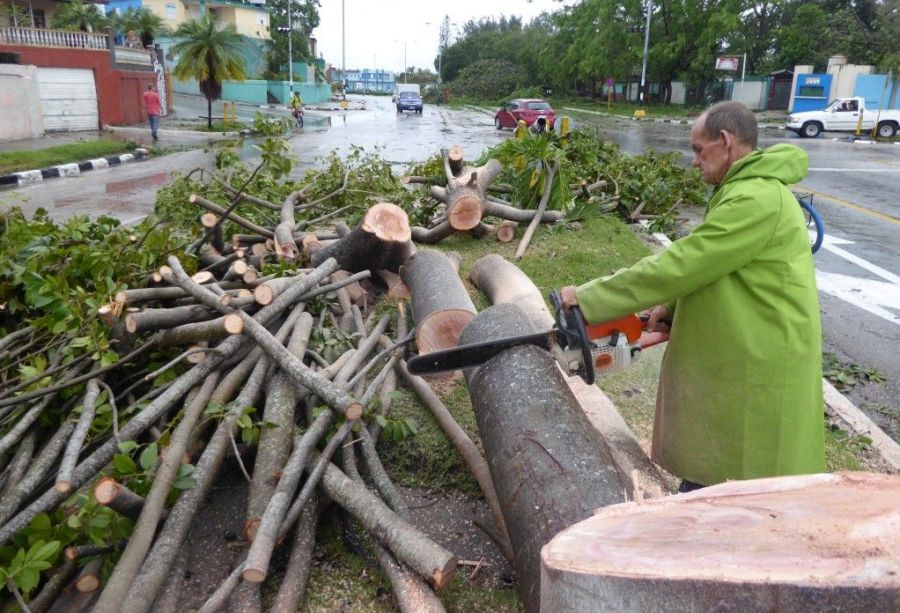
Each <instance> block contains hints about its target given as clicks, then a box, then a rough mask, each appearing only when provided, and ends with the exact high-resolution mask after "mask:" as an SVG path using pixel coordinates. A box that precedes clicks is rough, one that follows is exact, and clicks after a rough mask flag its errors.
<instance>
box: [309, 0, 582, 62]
mask: <svg viewBox="0 0 900 613" xmlns="http://www.w3.org/2000/svg"><path fill="white" fill-rule="evenodd" d="M342 1H343V3H344V10H345V16H346V17H345V19H346V21H345V25H346V45H347V68H348V69H351V68H380V69H384V70H390V71H392V72H401V71H402V70H403V53H404V45H405V47H406V65H407V66H416V67H417V68H430V69H432V70H434V66H433V62H434V58H435V57H436V56H437V50H438V39H439V34H440V28H441V21H442V20H443V18H444V15H449V17H450V37H451V41H452V40H453V38H455V36H456V35H457V32H458V31H459V29H461V28H462V26H463V24H465V23H466V22H467V21H469V20H470V19H475V20H477V19H480V18H481V17H488V16H493V17H500V16H501V15H506V16H511V15H518V16H520V17H522V18H523V20H524V22H525V23H527V22H528V21H530V20H531V19H532V18H534V17H536V16H537V15H539V14H540V13H542V12H543V11H551V12H552V11H554V10H557V9H559V8H560V7H561V4H562V3H560V2H559V0H530V1H529V0H451V1H450V2H435V0H320V3H321V6H320V7H319V18H320V24H319V27H318V28H316V29H315V31H314V32H313V36H314V37H315V38H316V39H317V40H318V54H319V56H321V57H324V58H325V61H326V62H327V63H330V64H333V65H334V66H337V67H340V66H341V3H342ZM574 1H575V0H565V2H564V4H573V3H574ZM454 24H455V25H454Z"/></svg>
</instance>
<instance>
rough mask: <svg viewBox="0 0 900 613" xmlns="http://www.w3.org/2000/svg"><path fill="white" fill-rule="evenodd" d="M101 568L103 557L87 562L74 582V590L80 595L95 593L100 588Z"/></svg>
mask: <svg viewBox="0 0 900 613" xmlns="http://www.w3.org/2000/svg"><path fill="white" fill-rule="evenodd" d="M101 568H103V556H97V557H96V558H94V559H93V560H91V561H90V562H88V563H87V564H86V565H85V566H84V568H82V569H81V572H80V573H78V579H76V580H75V589H76V590H78V591H79V592H81V593H82V594H87V593H90V592H96V591H97V589H98V588H99V587H100V569H101Z"/></svg>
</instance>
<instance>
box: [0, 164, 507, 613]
mask: <svg viewBox="0 0 900 613" xmlns="http://www.w3.org/2000/svg"><path fill="white" fill-rule="evenodd" d="M219 179H220V178H219V177H217V178H216V179H211V181H217V180H219ZM346 180H347V179H346V175H345V184H346ZM341 189H345V188H343V187H342V188H341ZM335 191H336V194H340V193H342V191H339V190H335ZM308 198H309V196H308V195H307V194H306V193H304V191H303V189H300V190H295V191H292V192H291V193H289V194H288V196H287V197H286V198H285V200H284V202H283V203H281V205H280V207H278V210H277V213H278V221H277V223H275V224H274V225H268V226H263V225H259V224H257V223H255V222H252V221H250V220H248V219H246V218H245V217H244V216H242V215H238V214H236V213H235V212H234V209H235V206H234V205H235V204H236V203H237V202H238V201H245V202H246V203H249V204H250V205H251V206H253V207H256V208H259V209H264V210H271V211H276V208H274V207H272V206H269V205H268V204H267V203H266V201H265V200H264V199H262V198H259V197H257V196H255V195H250V194H246V193H244V190H241V189H238V190H236V193H235V195H234V196H233V197H232V199H231V200H230V201H226V202H222V203H221V204H216V203H214V202H212V201H210V200H209V199H207V198H205V197H202V196H199V195H197V194H192V195H191V196H190V197H188V198H187V199H186V202H184V203H183V204H182V206H183V208H185V209H193V210H194V211H195V215H196V214H199V213H200V210H198V209H197V208H195V207H200V209H202V210H206V213H203V214H202V215H200V218H201V222H202V223H201V224H197V226H196V227H192V228H180V229H177V231H176V229H173V226H171V225H166V224H162V223H161V222H158V221H155V220H151V221H148V222H146V224H145V225H144V226H141V227H140V228H139V230H140V231H141V232H143V234H138V233H134V234H132V233H129V232H127V231H126V230H124V229H123V228H120V227H118V225H117V223H116V222H114V221H113V220H101V221H100V222H97V223H91V222H88V221H87V220H78V221H72V222H69V223H68V224H66V225H65V226H63V228H62V229H61V228H59V227H57V226H55V225H54V224H52V223H51V222H50V221H49V220H47V219H46V218H44V217H39V218H38V219H37V220H36V222H34V227H31V226H30V225H29V222H27V221H26V220H24V218H23V217H22V216H21V213H19V212H13V213H10V214H8V216H7V217H8V219H7V224H6V225H5V228H6V232H7V238H9V239H10V241H9V245H10V248H11V249H13V248H14V249H15V251H16V253H17V255H16V254H13V253H11V254H10V256H11V257H10V258H9V259H8V260H7V261H8V262H9V266H8V268H7V269H5V270H4V275H5V277H4V278H5V281H4V283H5V285H4V286H3V290H4V291H5V293H4V296H3V298H4V304H5V306H6V311H5V317H6V319H5V320H4V327H5V332H4V333H3V335H2V336H0V351H3V354H2V356H0V360H2V363H0V365H2V367H3V376H4V387H3V389H2V391H0V419H2V420H3V421H2V427H0V469H2V472H0V488H2V496H0V573H2V575H3V579H4V581H5V589H6V590H8V591H9V592H10V593H12V594H13V595H14V596H15V597H16V598H17V599H18V600H19V601H20V603H21V605H22V607H23V608H24V607H25V606H28V607H29V608H30V609H31V610H33V611H34V610H46V609H47V608H48V607H49V606H51V605H52V604H53V603H54V602H56V601H59V600H61V601H62V602H63V603H64V604H66V605H67V606H71V607H76V608H82V607H88V606H91V607H94V610H96V611H118V610H128V611H138V610H140V611H146V610H149V609H150V608H152V607H154V606H157V607H163V608H164V605H162V604H161V603H162V602H163V601H162V600H159V599H162V598H165V599H166V600H165V602H173V601H172V600H171V599H172V598H175V599H176V600H175V601H177V588H176V587H173V586H176V585H177V584H178V583H179V581H178V579H179V576H181V575H183V573H184V564H185V563H186V561H185V557H184V556H180V557H179V555H178V554H179V551H180V550H182V549H183V546H184V542H185V539H186V537H187V535H188V532H189V530H190V528H191V525H192V522H193V520H194V518H195V517H196V515H197V511H198V510H199V509H200V507H201V505H202V504H203V502H204V500H205V498H206V496H207V494H208V492H209V491H210V489H211V488H212V487H214V486H215V485H216V483H218V482H219V480H220V479H221V467H222V464H223V461H224V459H225V457H226V456H227V455H229V454H231V455H233V456H234V457H235V459H236V460H237V462H238V464H239V466H240V467H241V469H242V470H243V472H244V474H245V476H246V478H247V480H248V481H249V501H248V506H247V514H246V524H245V536H246V538H247V540H248V541H249V542H250V545H249V547H248V549H247V551H246V555H245V556H244V558H243V559H242V561H241V562H240V563H239V564H238V565H237V566H235V568H234V571H233V572H232V574H231V575H230V576H229V577H228V579H227V580H226V582H225V583H223V584H222V586H220V588H219V589H218V590H216V591H215V592H214V593H212V594H211V595H210V596H209V600H208V602H207V604H206V605H205V607H204V610H216V609H218V608H220V607H221V606H224V605H225V604H226V603H227V602H228V600H229V599H231V601H232V604H233V606H237V607H239V608H241V609H242V610H254V609H257V608H259V602H260V600H259V594H260V589H259V588H260V584H261V583H262V582H263V581H265V580H266V578H267V577H268V576H269V574H270V573H269V564H270V560H271V557H272V555H273V552H274V551H275V550H276V548H277V547H284V548H285V549H289V550H290V551H291V561H290V563H289V566H288V570H287V572H288V577H286V578H284V579H283V580H282V583H281V584H280V586H279V594H278V597H277V603H278V604H277V605H276V608H278V609H279V610H295V609H296V606H297V602H298V601H299V599H300V598H301V597H302V595H303V590H304V587H305V584H306V579H307V577H308V574H309V569H310V565H311V562H310V560H311V555H312V545H313V543H314V542H315V539H314V536H313V535H314V532H315V530H314V528H315V524H316V519H317V517H318V511H319V510H321V509H322V508H324V507H325V506H326V505H327V504H328V502H329V501H333V502H335V503H337V504H338V505H340V506H341V507H342V508H344V509H345V510H346V511H347V512H349V513H350V514H351V515H353V516H354V517H356V518H357V519H358V522H359V526H360V528H359V529H360V530H363V531H364V532H365V534H367V535H368V536H364V537H363V538H364V540H365V541H366V542H368V543H369V545H370V549H371V551H372V552H373V555H374V558H375V559H376V560H377V561H378V564H379V566H380V567H381V568H382V570H383V571H384V573H385V575H386V576H387V577H388V578H389V579H390V580H391V582H392V583H393V585H394V593H395V597H396V598H397V599H398V601H399V604H400V606H401V608H402V609H404V610H441V605H440V602H439V600H438V599H437V598H436V597H435V595H434V593H433V592H432V591H431V588H432V587H433V588H440V587H443V586H444V585H446V583H447V582H448V581H449V580H450V579H451V577H452V576H453V573H454V569H455V565H456V557H455V556H454V555H453V554H452V553H451V552H450V551H448V550H447V549H445V548H444V547H442V546H440V545H438V544H437V543H435V542H434V541H432V540H431V538H429V537H428V536H427V535H425V534H424V533H423V532H421V531H420V530H418V529H416V528H414V527H413V524H412V523H411V522H410V515H409V510H408V509H406V507H405V506H404V504H403V502H402V500H401V499H400V497H399V496H398V495H397V492H396V490H395V489H394V488H393V486H392V485H391V483H390V480H389V479H388V478H387V475H386V473H385V471H384V469H383V467H382V466H381V462H380V460H379V459H378V456H377V453H376V451H375V441H376V440H377V438H378V433H379V432H380V430H381V426H382V425H383V424H385V423H389V422H386V421H385V420H386V419H387V417H386V415H385V414H384V413H385V412H386V411H387V410H388V409H389V407H390V402H389V399H390V393H391V391H392V389H393V385H395V383H394V381H395V380H396V379H395V378H394V374H393V373H394V369H395V366H396V365H397V363H398V355H397V351H398V347H399V345H402V344H405V342H406V341H408V340H409V339H407V338H406V333H405V325H406V324H405V319H404V318H403V317H402V315H401V316H399V317H398V321H399V323H398V326H397V336H398V337H400V339H399V340H402V341H404V342H402V343H400V344H399V345H397V344H394V343H393V342H392V341H391V340H390V338H389V336H388V334H389V330H388V324H389V322H390V321H391V320H392V319H393V317H392V316H391V315H390V314H387V315H383V316H381V317H378V316H376V315H374V314H373V313H372V311H371V308H372V306H373V305H374V304H375V303H376V300H377V296H376V295H375V294H374V292H373V291H372V290H373V287H372V286H371V284H370V283H369V281H368V280H369V278H370V277H371V272H370V271H371V270H372V269H379V272H381V274H384V275H385V276H387V275H389V272H385V271H380V269H381V268H385V269H388V271H389V270H391V269H393V270H397V269H398V268H399V266H400V265H401V264H403V263H404V262H405V261H406V260H407V259H408V258H409V256H410V254H411V253H412V251H413V250H412V245H411V243H410V240H409V238H410V231H409V226H408V222H407V218H406V215H405V213H404V212H403V210H402V209H400V208H399V207H397V206H396V205H393V204H390V203H378V204H375V205H374V206H371V207H369V208H368V210H367V211H366V213H365V214H364V215H363V216H362V220H361V222H360V223H359V224H358V227H356V228H355V229H352V230H351V229H350V228H349V227H347V226H346V225H345V224H343V223H342V222H337V223H333V221H332V220H320V221H321V223H326V222H328V223H329V224H330V226H329V229H328V230H325V229H322V228H320V229H318V230H317V229H316V228H315V227H313V226H312V225H310V224H307V226H306V228H305V229H304V230H303V231H302V232H298V231H297V226H298V225H299V224H298V223H297V220H296V218H295V217H294V215H295V213H297V212H298V210H301V211H302V210H303V209H302V207H303V206H304V204H305V203H302V202H303V201H305V200H308ZM323 201H324V200H323ZM192 205H195V206H192ZM229 209H231V210H229ZM336 210H339V209H336ZM226 219H227V220H228V221H229V223H231V224H234V225H235V226H237V227H240V228H241V229H242V230H243V231H244V232H243V233H239V234H235V235H231V236H227V237H226V235H225V233H224V230H223V225H224V224H223V223H221V222H222V221H224V220H226ZM273 221H275V220H273ZM331 236H333V237H334V238H328V237H331ZM13 239H14V240H13ZM307 239H309V240H307ZM326 240H332V241H333V242H332V243H330V244H324V245H323V243H324V242H325V241H326ZM179 241H184V242H181V243H180V244H179ZM150 245H152V246H153V249H154V252H153V253H154V254H155V255H150V254H149V253H148V252H147V247H148V246H150ZM291 245H293V246H294V247H295V249H292V248H291ZM314 245H315V246H316V248H314V249H309V250H308V251H307V252H306V253H304V248H309V247H312V246H314ZM130 246H134V250H135V254H134V256H133V257H132V256H131V255H130V253H129V247H130ZM82 249H93V250H94V251H91V252H90V253H91V255H90V257H87V256H86V255H84V254H83V253H82V251H81V250H82ZM55 250H56V251H55ZM167 252H169V253H172V252H176V253H178V254H179V255H178V256H174V255H172V256H168V257H167V258H166V264H164V265H158V264H159V260H160V259H161V258H162V257H164V255H165V254H166V253H167ZM194 253H195V254H196V256H193V255H191V254H194ZM13 256H15V257H13ZM44 257H48V258H51V257H52V259H51V260H45V259H42V258H44ZM307 257H308V258H309V259H310V260H312V261H313V262H314V264H313V267H311V268H306V269H301V268H299V266H300V265H301V262H302V261H305V260H304V258H307ZM51 261H53V262H55V264H54V265H55V266H56V268H55V269H54V268H53V267H52V266H51V263H50V262H51ZM341 263H344V264H345V266H344V270H341ZM149 264H152V265H153V266H152V268H151V267H150V266H148V265H149ZM84 267H87V269H88V270H87V271H85V270H82V268H84ZM148 268H151V270H148ZM347 269H350V270H347ZM52 271H56V272H57V273H58V275H57V277H54V278H58V279H60V283H62V282H63V281H65V285H60V286H59V287H57V286H54V285H53V284H52V283H50V282H49V281H48V279H50V277H49V274H48V273H49V272H52ZM63 272H65V274H63ZM42 273H43V274H42ZM84 275H94V276H93V277H91V278H90V279H89V281H90V283H88V282H87V281H86V278H84ZM118 279H127V283H125V282H122V281H119V280H118ZM39 280H40V281H42V282H43V283H44V285H38V281H39ZM76 283H80V284H81V285H76ZM439 283H440V279H438V278H429V277H428V276H427V275H426V276H425V277H424V278H423V279H421V280H419V281H416V282H415V283H414V287H411V288H410V291H411V292H413V293H414V294H422V295H435V294H438V293H441V291H442V290H441V288H440V287H437V285H438V284H439ZM367 284H368V285H367ZM126 286H131V288H128V287H126ZM135 286H137V287H135ZM364 287H367V289H368V290H369V291H366V289H364ZM457 291H461V292H462V293H465V290H464V288H463V287H462V285H461V284H458V288H457ZM79 296H83V297H84V299H83V301H80V300H78V297H79ZM73 297H74V298H73ZM110 297H111V298H112V300H110V301H108V300H109V298H110ZM67 305H68V306H67ZM84 328H87V330H85V329H84ZM104 328H105V329H104ZM53 334H56V335H57V336H56V337H54V336H53ZM75 334H78V335H79V336H75ZM379 344H381V345H383V346H384V349H383V350H382V351H381V352H379V353H377V354H375V349H376V348H377V347H378V345H379ZM123 348H124V349H123ZM79 350H80V351H79ZM125 350H127V351H128V353H127V355H124V356H122V357H120V355H119V354H118V353H116V351H118V352H120V353H121V352H124V351H125ZM412 381H413V384H415V385H418V389H417V391H419V393H421V394H426V395H427V394H428V393H430V394H431V396H432V397H433V396H434V394H433V392H429V391H428V386H427V384H425V383H424V382H422V381H419V380H418V379H417V378H412ZM430 402H431V406H433V407H434V408H433V409H432V410H433V411H441V410H442V409H441V405H440V402H439V401H437V400H436V399H435V398H431V400H430ZM253 407H261V408H260V411H259V412H258V413H257V411H256V410H255V409H254V408H253ZM376 409H377V410H378V411H381V413H376ZM442 415H443V416H444V421H443V422H442V424H446V428H447V429H448V431H449V432H451V433H452V434H451V437H453V438H454V441H455V442H457V444H458V445H459V446H460V447H461V449H463V450H464V454H465V455H466V457H467V458H468V461H469V463H470V465H471V466H473V467H475V468H474V470H476V471H478V475H480V476H478V479H479V483H480V484H481V485H482V486H483V488H484V489H485V491H486V495H487V496H488V497H489V500H491V501H492V507H493V508H494V509H495V511H496V512H495V518H496V519H497V521H498V525H499V527H500V528H499V532H500V533H501V534H503V535H504V538H505V528H504V526H503V524H502V515H500V513H499V505H498V504H497V502H496V494H495V493H494V490H493V487H492V485H491V484H490V478H489V475H488V473H487V470H486V466H485V465H484V461H483V458H481V459H480V460H479V458H480V454H479V453H478V451H477V449H476V448H475V446H474V445H473V444H472V443H471V441H469V440H468V438H467V437H465V435H464V434H462V435H460V433H461V429H460V428H459V427H458V426H455V428H454V424H453V419H452V418H451V417H449V413H447V412H446V409H443V413H442ZM376 418H377V419H376ZM366 422H370V423H369V425H368V427H366ZM239 441H240V442H239ZM351 441H352V442H351ZM342 446H343V447H342ZM339 447H342V449H343V450H342V462H341V464H342V468H337V467H336V466H335V465H333V464H331V461H330V460H331V456H332V455H333V454H334V452H335V451H336V449H338V448H339ZM253 448H256V449H257V450H258V451H256V453H255V458H253V454H252V453H250V450H252V449H253ZM354 448H358V450H359V452H360V453H362V457H363V459H364V465H365V470H363V471H359V470H358V469H357V468H356V460H355V459H354V455H353V453H354ZM251 459H252V460H253V462H252V464H251ZM304 473H306V475H307V476H306V478H305V479H304ZM360 473H361V474H360ZM367 483H371V484H372V485H374V487H375V490H376V492H377V494H375V493H373V492H372V491H370V490H369V488H368V487H367ZM295 526H296V528H295ZM291 533H295V534H296V536H295V537H294V540H293V542H291V541H290V539H287V540H286V537H287V536H289V534H291ZM70 586H74V589H68V588H69V587H70ZM429 586H430V587H429ZM26 601H27V602H26Z"/></svg>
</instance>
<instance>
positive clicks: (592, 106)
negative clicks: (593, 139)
mask: <svg viewBox="0 0 900 613" xmlns="http://www.w3.org/2000/svg"><path fill="white" fill-rule="evenodd" d="M552 102H553V108H555V109H557V111H558V110H559V109H561V108H562V107H564V106H568V107H572V108H576V109H584V110H588V111H599V112H601V113H611V114H613V115H621V116H623V117H631V116H632V115H634V111H635V110H636V109H639V108H643V109H644V110H645V111H646V113H647V117H679V118H691V117H698V116H699V115H700V113H702V112H703V109H702V108H699V107H693V106H685V105H681V104H659V103H656V102H654V103H651V104H646V105H644V106H641V105H639V104H638V103H637V102H613V103H612V104H609V105H607V103H606V101H605V100H601V99H599V98H598V99H597V100H593V101H589V100H583V99H581V98H554V99H553V100H552Z"/></svg>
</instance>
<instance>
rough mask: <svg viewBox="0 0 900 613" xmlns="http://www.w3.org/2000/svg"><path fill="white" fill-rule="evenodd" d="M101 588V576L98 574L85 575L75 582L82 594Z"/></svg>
mask: <svg viewBox="0 0 900 613" xmlns="http://www.w3.org/2000/svg"><path fill="white" fill-rule="evenodd" d="M99 588H100V577H98V576H97V575H83V576H81V577H78V580H77V581H76V582H75V589H76V590H78V591H79V592H81V593H82V594H89V593H91V592H96V591H97V590H98V589H99Z"/></svg>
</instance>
